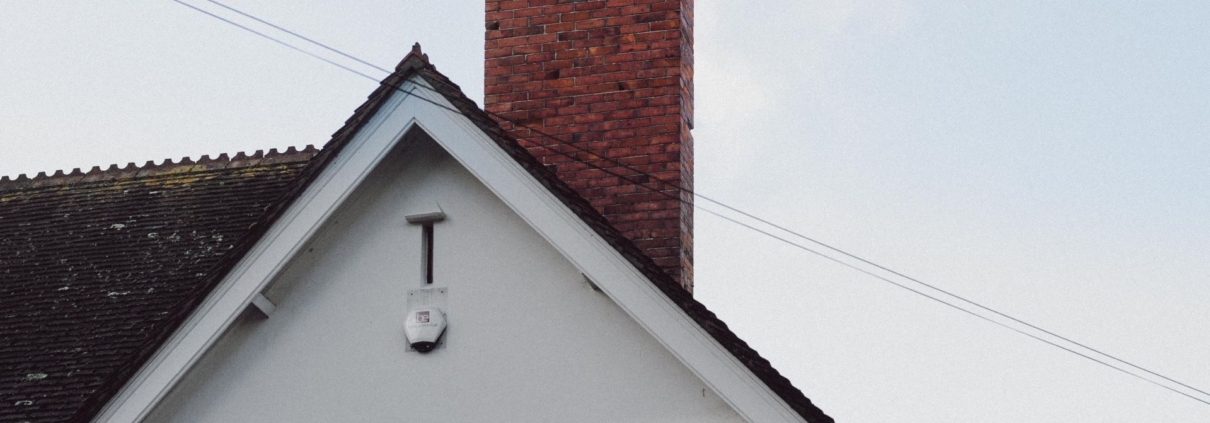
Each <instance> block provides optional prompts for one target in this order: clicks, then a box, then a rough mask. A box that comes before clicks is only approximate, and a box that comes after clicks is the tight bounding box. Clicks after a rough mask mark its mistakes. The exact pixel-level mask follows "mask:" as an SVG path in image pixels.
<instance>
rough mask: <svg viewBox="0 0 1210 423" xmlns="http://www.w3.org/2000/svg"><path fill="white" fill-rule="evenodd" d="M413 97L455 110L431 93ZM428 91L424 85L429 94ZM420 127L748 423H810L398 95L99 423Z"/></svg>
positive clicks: (570, 221)
mask: <svg viewBox="0 0 1210 423" xmlns="http://www.w3.org/2000/svg"><path fill="white" fill-rule="evenodd" d="M414 83H422V84H423V83H424V82H423V81H421V80H417V79H413V80H412V81H409V83H408V84H407V85H405V90H409V91H411V93H410V95H419V96H423V97H425V98H426V99H428V100H430V101H434V102H436V103H438V104H442V105H445V106H448V107H452V104H450V103H449V102H448V101H446V100H445V98H443V97H441V96H439V95H436V94H433V93H431V92H428V91H427V90H413V89H414V88H415V87H414V86H413V85H412V84H414ZM426 85H427V84H426ZM413 125H416V126H419V127H420V128H421V129H423V130H424V131H425V132H426V133H427V134H428V135H429V136H431V137H432V138H433V139H434V140H435V141H436V142H437V143H438V144H440V145H441V146H442V147H443V148H445V149H446V151H448V152H449V153H450V154H451V155H452V156H453V157H454V158H455V159H456V160H458V162H459V163H461V164H462V165H463V166H464V167H465V168H467V169H468V170H469V171H470V172H471V173H472V174H474V175H475V176H476V177H477V178H478V179H479V180H480V181H482V182H483V183H484V185H486V186H487V187H488V189H490V190H491V191H492V192H493V193H494V194H495V195H497V196H498V197H500V198H501V199H502V200H503V201H504V202H505V203H506V204H507V205H508V206H509V207H510V208H511V209H512V210H513V211H514V212H516V213H517V214H518V215H519V216H521V218H522V219H524V220H525V221H526V222H527V223H528V224H529V225H530V226H532V227H533V228H534V229H535V230H536V231H537V232H538V233H539V234H541V235H542V236H543V237H544V238H545V239H546V240H547V241H549V242H550V243H551V244H552V245H553V246H554V247H555V248H556V249H557V250H559V252H560V253H562V254H563V255H564V256H565V257H567V259H568V260H570V261H571V262H572V263H573V264H574V265H575V266H576V267H578V268H579V269H580V271H581V272H582V273H583V274H584V275H585V276H586V277H588V278H589V279H590V280H591V281H593V282H595V284H596V286H597V287H599V288H600V289H601V290H602V291H603V292H604V293H605V294H606V295H608V296H609V297H610V298H611V299H613V301H614V302H616V303H617V304H618V306H620V307H621V308H622V309H623V310H625V311H626V313H628V314H629V315H630V316H631V317H633V318H634V319H635V320H636V321H637V322H638V323H639V324H640V325H641V326H642V327H643V328H645V329H646V330H647V331H648V332H650V333H651V335H652V336H653V337H655V339H656V340H658V341H659V342H660V343H661V344H662V345H664V347H666V348H668V350H669V351H670V352H672V354H673V355H675V356H676V357H677V358H678V359H679V360H680V361H681V362H682V363H684V364H685V366H687V367H688V368H689V369H690V370H691V371H692V372H693V373H694V374H696V375H697V376H698V377H699V378H701V380H702V381H703V382H704V383H706V384H707V385H708V386H710V388H711V389H713V390H714V391H715V392H716V393H717V394H718V395H719V396H720V397H721V398H723V400H724V401H726V402H727V403H728V404H729V405H730V406H731V407H732V408H733V409H735V411H736V412H737V413H739V414H740V415H741V416H742V417H743V418H744V419H746V420H747V421H749V422H753V423H763V422H803V421H804V420H803V419H802V417H801V416H799V415H798V414H797V413H795V412H794V410H793V409H791V408H790V407H789V405H787V404H786V403H785V402H784V401H782V400H781V398H780V397H778V396H777V395H776V394H775V393H773V391H771V390H770V389H769V388H768V386H766V385H765V384H764V383H763V382H761V381H760V380H759V379H757V378H756V376H755V375H753V374H752V373H751V372H750V371H749V370H748V369H747V368H746V367H745V366H744V365H743V364H742V363H740V362H739V360H737V359H736V358H735V357H734V356H733V355H731V353H730V352H729V351H727V350H726V348H724V347H723V346H722V345H720V344H719V343H718V342H717V341H715V340H714V338H712V337H711V336H710V335H709V334H708V333H706V332H705V331H704V330H703V329H702V328H701V327H700V326H699V325H698V324H697V323H696V322H695V321H694V320H693V319H692V318H690V317H689V316H688V315H686V314H685V312H684V311H683V310H681V309H680V307H678V306H677V305H676V304H674V303H673V302H672V301H671V300H669V299H668V297H667V296H665V295H664V294H663V293H661V292H660V291H659V290H658V289H657V288H656V287H655V286H654V285H653V284H652V283H651V282H650V281H648V280H647V278H646V277H645V276H644V275H643V274H642V273H640V272H639V271H638V269H636V268H635V267H634V266H633V265H631V264H630V263H629V262H628V261H627V260H626V259H625V258H624V257H622V255H621V254H619V253H618V252H617V250H615V249H614V248H613V247H611V246H610V245H609V244H608V243H607V242H606V241H605V240H603V239H601V238H600V237H599V236H598V235H597V234H596V232H594V231H593V230H592V229H591V228H590V227H589V226H588V225H587V224H585V223H584V221H583V220H581V219H580V218H579V216H577V215H576V214H575V213H574V212H572V211H571V210H570V209H568V208H567V207H566V206H565V205H564V204H563V203H562V202H561V201H560V200H559V199H558V198H557V197H555V196H554V194H552V193H551V192H550V191H548V190H547V189H546V188H545V187H543V186H542V184H541V183H539V182H538V181H537V180H536V179H534V178H533V176H532V175H530V174H529V173H528V172H527V171H526V170H525V169H524V168H522V167H521V165H520V164H518V163H517V162H516V161H515V160H513V159H512V158H511V157H510V156H509V155H508V154H507V153H506V152H504V151H503V150H502V149H500V148H499V146H497V145H496V144H495V142H494V141H493V140H492V139H491V138H489V137H488V135H487V134H485V133H483V131H482V130H480V129H479V128H478V127H477V126H475V124H474V123H472V122H471V121H470V120H469V119H468V118H466V117H465V116H463V115H461V114H458V113H454V112H450V111H448V110H443V109H441V108H438V107H434V106H433V105H431V104H427V103H425V102H423V101H420V100H414V99H409V98H407V95H400V94H398V93H396V94H394V95H393V96H392V97H391V99H390V100H389V101H388V102H387V103H386V104H384V105H383V106H382V108H380V109H379V111H378V112H377V114H376V115H375V116H374V117H373V118H372V119H371V120H370V122H369V123H368V124H367V125H366V126H365V127H364V128H362V130H361V131H359V132H358V134H357V135H356V136H355V137H354V138H353V139H352V140H351V142H350V143H349V145H347V146H346V147H345V150H344V151H342V152H341V154H340V155H339V156H338V157H336V158H335V160H334V162H333V163H331V164H330V165H329V167H328V169H326V170H325V171H324V172H323V174H322V175H321V176H320V177H319V178H318V179H317V180H316V181H315V182H313V183H312V184H311V186H310V187H308V188H307V190H306V192H305V193H304V194H303V195H302V196H301V197H300V198H299V199H298V200H296V202H295V204H294V205H293V206H291V207H290V209H289V210H288V211H287V213H286V214H285V215H283V216H282V217H281V218H280V219H279V221H278V222H277V223H276V224H274V226H273V227H272V228H271V229H270V231H269V233H267V234H265V237H264V238H263V239H261V241H260V242H259V243H258V244H257V245H256V247H255V248H254V249H253V250H252V251H251V252H249V253H248V255H247V256H245V257H244V258H243V259H242V260H241V261H240V263H239V265H237V267H236V268H235V269H234V270H233V271H232V272H231V274H230V275H228V277H227V278H226V279H225V280H224V281H223V282H222V283H221V284H220V286H219V287H218V288H217V289H215V291H214V293H212V294H211V296H210V297H209V298H207V300H206V302H205V303H203V304H202V306H201V307H199V309H198V310H197V311H196V312H195V313H194V315H193V316H191V317H190V319H189V320H188V321H187V322H186V324H185V325H183V326H182V328H181V329H180V330H179V331H178V332H177V333H176V334H174V336H173V337H172V339H170V340H169V342H167V343H166V344H165V345H164V346H163V347H162V348H161V350H160V351H159V352H157V354H156V355H155V357H154V358H153V359H152V360H151V361H150V362H149V363H148V364H147V365H146V366H144V368H143V369H141V370H140V372H139V373H138V374H137V375H136V377H135V378H132V379H131V382H130V383H129V384H128V385H127V386H126V387H125V388H123V391H122V392H121V393H120V394H119V395H118V396H115V398H114V399H113V400H112V401H111V402H110V404H108V405H107V407H106V409H105V410H104V411H103V413H102V414H100V415H99V416H98V418H97V419H96V420H94V421H97V422H122V423H133V422H137V421H140V420H141V419H142V418H143V417H144V416H146V414H147V413H148V412H150V411H151V409H152V408H153V407H154V406H155V404H156V403H158V402H159V400H160V399H161V398H163V396H164V395H165V394H167V392H168V391H169V390H170V389H171V388H172V386H173V385H175V384H176V382H177V381H178V380H180V378H181V377H182V376H183V375H184V374H185V372H186V371H187V370H188V369H189V368H190V367H192V365H193V364H194V363H195V362H196V361H197V360H198V359H199V358H200V357H201V356H202V354H203V353H204V352H205V351H206V350H207V349H208V348H209V347H210V346H211V345H212V344H213V343H214V342H215V341H216V340H217V339H218V338H219V337H220V336H221V335H222V333H223V332H224V331H225V330H226V328H227V327H229V326H230V325H231V323H232V322H233V321H234V319H235V317H236V316H237V315H238V312H239V311H240V310H242V308H243V307H247V305H248V304H249V302H250V301H251V299H252V297H253V295H255V294H257V293H259V292H260V291H261V290H262V289H263V288H264V287H265V286H266V285H267V284H268V283H269V282H270V281H272V279H273V277H275V276H276V274H277V273H278V272H279V271H280V270H281V269H282V267H284V266H285V264H286V263H287V262H288V261H289V260H290V258H291V257H293V255H294V253H295V252H297V251H298V250H299V249H300V248H301V247H302V246H303V244H305V243H306V242H307V240H308V239H310V237H311V236H312V234H314V232H315V231H316V230H317V229H318V228H319V227H320V226H322V224H323V223H324V221H326V220H327V218H328V216H329V215H331V213H332V212H333V211H334V210H335V209H336V208H337V206H338V205H339V204H340V203H341V202H343V200H344V199H345V198H346V197H347V196H348V195H349V194H350V193H351V192H352V191H353V189H355V188H356V187H357V185H358V184H360V182H361V181H362V179H364V177H365V176H366V174H368V173H369V172H370V170H371V169H373V168H374V167H375V166H376V165H377V163H378V162H379V161H380V160H381V159H382V157H383V155H385V154H386V152H387V151H389V150H390V148H391V147H393V146H394V145H395V144H396V143H397V142H399V140H400V139H401V138H402V136H403V135H404V134H405V132H406V131H407V130H408V129H410V128H411V127H412V126H413Z"/></svg>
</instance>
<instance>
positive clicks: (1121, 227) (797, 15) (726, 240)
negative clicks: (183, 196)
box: [0, 0, 1210, 423]
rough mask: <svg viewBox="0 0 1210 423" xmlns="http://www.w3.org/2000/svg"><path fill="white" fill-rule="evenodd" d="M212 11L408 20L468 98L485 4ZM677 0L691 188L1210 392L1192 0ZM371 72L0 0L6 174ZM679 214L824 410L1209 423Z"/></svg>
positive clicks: (303, 124)
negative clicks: (688, 100)
mask: <svg viewBox="0 0 1210 423" xmlns="http://www.w3.org/2000/svg"><path fill="white" fill-rule="evenodd" d="M192 2H194V3H195V4H200V5H205V2H204V1H202V0H192ZM229 4H231V5H234V6H237V7H239V8H242V9H244V10H246V11H249V12H251V13H254V14H257V15H258V16H260V17H262V18H265V19H268V20H270V21H273V22H276V23H279V24H282V25H284V26H286V27H288V28H292V29H295V30H297V31H299V32H302V33H304V34H307V35H308V36H311V37H312V38H315V39H319V40H323V41H325V42H328V43H330V44H332V45H334V46H337V47H339V48H341V49H344V50H346V51H348V52H349V53H351V54H354V55H356V56H359V57H361V58H364V59H366V60H369V61H372V62H374V63H377V64H379V65H380V66H383V67H388V66H393V65H394V64H395V63H397V62H398V60H399V59H400V58H402V57H403V55H404V54H405V53H406V52H407V51H408V48H409V46H410V45H411V44H412V43H413V42H416V41H419V42H420V43H421V44H422V45H423V46H424V50H425V52H426V53H428V54H429V56H430V58H431V60H432V61H433V63H435V64H436V65H437V67H438V69H439V70H441V71H442V72H443V73H445V74H446V75H448V76H449V77H450V78H452V79H453V80H454V81H455V82H457V83H459V84H461V85H462V86H463V89H464V90H465V91H466V92H467V94H468V95H469V96H470V97H471V98H473V99H475V100H477V101H481V100H482V92H483V88H482V77H483V51H482V46H483V28H484V26H483V4H482V2H481V1H480V0H457V1H439V2H437V1H398V0H397V1H323V2H320V1H314V2H306V3H305V4H302V3H301V2H289V3H288V4H287V2H272V3H271V2H254V1H246V0H230V2H229ZM696 7H697V10H696V15H697V22H696V27H695V29H696V36H697V39H696V77H697V81H696V103H695V105H696V111H697V116H696V119H695V124H696V128H695V130H694V137H695V139H696V160H697V163H696V170H697V175H696V181H697V188H698V190H699V191H700V192H702V193H704V194H706V195H709V196H712V197H713V198H717V199H721V200H724V201H726V202H728V203H730V204H732V205H735V206H738V207H740V208H743V209H745V210H749V211H752V212H754V213H756V214H758V215H761V216H764V217H767V218H769V219H772V220H774V221H777V222H780V223H782V224H784V225H785V226H788V227H791V228H794V229H797V230H800V231H801V232H803V233H805V234H808V235H811V236H813V237H816V238H818V239H821V240H826V241H828V242H831V243H833V244H834V245H836V246H839V247H842V248H845V249H847V250H849V251H851V252H854V253H857V254H860V255H862V256H864V257H866V258H869V259H872V260H874V261H877V262H879V263H881V264H884V265H886V266H889V267H892V268H894V269H896V270H899V271H901V272H904V273H906V274H908V275H912V276H915V277H917V278H920V279H922V280H925V281H927V282H929V283H932V284H935V285H937V286H940V287H944V288H946V289H948V290H951V291H953V292H956V293H960V294H962V295H965V296H967V297H969V298H971V299H974V300H977V301H980V302H982V303H984V304H986V305H989V306H992V307H995V308H998V309H1000V310H1002V311H1005V312H1007V313H1010V314H1012V315H1014V316H1016V317H1019V318H1022V319H1025V320H1027V321H1030V322H1032V323H1035V324H1038V325H1041V326H1043V327H1046V328H1049V329H1051V330H1053V331H1057V332H1059V333H1061V334H1065V335H1068V336H1070V337H1073V338H1075V339H1077V340H1081V341H1083V342H1085V343H1087V344H1089V345H1093V346H1096V347H1098V348H1100V349H1102V350H1103V351H1107V352H1111V353H1114V354H1117V355H1119V356H1120V357H1123V358H1127V359H1130V360H1133V361H1135V362H1136V363H1139V364H1143V365H1145V366H1147V367H1149V368H1152V369H1154V370H1157V371H1159V372H1161V373H1164V374H1166V375H1168V376H1171V377H1174V378H1176V379H1178V380H1180V381H1183V382H1185V383H1187V384H1190V385H1193V386H1196V387H1199V388H1201V389H1203V390H1207V391H1210V365H1208V360H1207V357H1210V331H1208V330H1207V327H1208V326H1207V322H1208V321H1210V219H1207V216H1210V78H1208V77H1207V75H1210V42H1208V41H1210V25H1207V24H1206V22H1210V2H1204V1H1186V2H1181V1H1149V2H1136V1H1130V2H1127V1H1116V2H1114V1H1111V2H1056V1H1024V0H1023V1H1013V2H984V1H925V0H922V1H911V0H890V1H859V0H829V1H771V0H762V1H760V2H749V1H743V2H741V1H729V2H718V1H708V0H699V1H698V2H697V6H696ZM210 8H211V9H215V8H214V7H213V6H211V7H210ZM375 86H376V84H375V83H373V82H370V81H367V80H364V79H362V78H360V77H358V76H356V75H352V74H349V73H347V72H345V71H342V70H340V69H337V68H334V67H332V66H330V65H327V64H325V63H323V62H320V61H317V60H315V59H312V58H309V57H306V56H303V55H301V54H298V53H296V52H293V51H290V50H288V49H286V48H283V47H281V46H279V45H276V44H272V43H271V42H268V41H265V40H262V39H259V38H256V37H255V36H253V35H250V34H247V33H245V32H242V31H240V30H238V29H235V28H233V27H231V26H228V25H225V24H222V23H220V22H218V21H216V20H214V19H211V18H207V17H205V16H204V15H201V14H199V13H196V12H193V11H190V10H189V9H186V8H185V7H182V6H180V5H177V4H174V3H172V2H171V1H167V0H142V1H106V2H91V1H74V2H73V1H57V2H39V1H3V2H0V147H2V148H0V174H4V175H10V176H15V175H17V174H19V173H37V172H39V171H54V170H56V169H67V170H70V169H71V168H73V167H82V168H85V170H87V168H90V167H91V166H94V165H101V166H103V167H104V166H107V165H109V164H111V163H119V164H123V165H124V164H125V163H127V162H138V163H140V164H141V163H143V162H145V161H147V160H157V161H161V160H163V159H165V158H174V159H179V158H180V157H183V156H192V157H194V158H196V157H198V156H200V155H202V154H210V155H217V154H219V153H235V152H238V151H252V150H256V149H268V148H285V147H287V146H302V145H306V144H315V145H321V144H323V143H324V142H326V141H327V140H328V137H329V135H330V134H331V133H332V132H334V131H335V130H336V129H337V128H339V127H340V125H341V124H342V123H343V122H344V120H345V119H346V118H347V117H348V116H349V115H350V114H351V113H352V111H353V109H354V108H355V107H356V106H357V105H358V104H360V103H361V102H362V101H363V100H364V99H365V97H366V95H368V94H369V93H370V92H371V91H372V90H373V89H374V88H375ZM699 205H700V206H701V207H708V205H706V204H704V203H703V204H699ZM695 235H696V242H695V244H696V245H695V246H696V258H695V259H696V286H697V294H696V296H697V298H699V299H700V300H701V301H703V302H704V303H705V304H706V305H707V306H709V307H710V308H711V309H712V310H714V311H715V312H717V313H718V314H719V315H720V316H721V317H722V318H723V319H724V320H725V321H727V322H728V323H729V324H730V325H731V326H732V328H733V329H734V330H735V331H736V332H737V333H738V334H739V335H740V336H741V337H743V338H744V339H745V340H747V341H748V342H749V343H751V344H752V345H753V346H754V347H756V349H757V350H758V351H760V352H761V353H762V354H764V355H765V356H766V357H767V358H769V359H770V360H771V361H772V362H773V364H774V365H775V366H776V367H777V368H778V369H779V370H781V372H782V373H784V374H786V375H787V376H788V377H789V378H790V379H791V380H792V381H794V383H795V384H796V385H797V386H798V387H799V388H801V389H802V390H803V391H804V392H805V393H806V394H807V396H808V397H810V398H811V399H812V400H814V401H815V402H816V403H817V404H818V405H819V406H820V407H821V408H822V409H823V410H824V411H825V412H827V413H828V414H830V415H832V416H834V417H835V418H836V419H837V420H838V421H842V422H870V423H873V422H900V421H913V422H914V421H919V422H975V421H977V422H1014V423H1015V422H1023V421H1027V422H1073V421H1078V422H1106V421H1146V422H1161V421H1162V422H1194V421H1197V422H1205V421H1210V405H1206V404H1201V403H1198V402H1195V401H1193V400H1190V399H1188V398H1185V397H1182V396H1179V395H1177V394H1174V393H1172V392H1169V391H1165V390H1162V389H1159V388H1156V387H1155V386H1152V385H1149V384H1147V383H1146V382H1143V381H1139V380H1137V379H1134V378H1130V377H1129V376H1125V375H1123V374H1121V373H1118V372H1115V371H1113V370H1110V369H1107V368H1105V367H1102V366H1099V365H1096V364H1094V363H1091V362H1089V361H1087V360H1083V359H1080V358H1079V357H1076V356H1074V355H1071V354H1069V353H1066V352H1063V351H1061V350H1058V349H1056V348H1053V347H1049V346H1046V345H1043V344H1041V343H1039V342H1036V341H1033V340H1031V339H1028V338H1026V337H1024V336H1021V335H1018V334H1016V333H1013V332H1010V331H1007V330H1004V329H1002V328H999V327H997V326H994V325H992V324H989V323H987V322H983V321H980V320H977V319H974V318H971V317H970V316H967V315H965V314H962V313H960V312H957V311H955V310H952V309H948V308H944V307H942V306H939V305H938V304H936V303H934V302H932V301H929V300H927V299H923V298H921V297H917V296H914V295H912V294H910V293H906V292H904V291H902V290H899V289H897V288H894V287H892V286H890V285H887V284H885V283H882V282H879V281H877V280H875V279H872V278H870V277H868V276H865V275H862V274H860V273H857V272H854V271H852V270H849V269H846V268H843V267H841V266H838V265H836V264H834V263H830V262H827V261H824V260H821V259H818V258H817V257H815V256H812V255H810V254H807V253H804V252H802V251H799V250H796V249H793V248H790V247H787V246H785V245H784V244H781V243H778V242H777V241H772V240H769V239H767V238H764V237H762V236H761V235H759V234H754V233H752V232H750V231H746V230H742V229H738V228H736V227H734V226H732V225H730V224H728V223H726V222H724V221H721V220H719V219H717V218H714V217H712V216H710V215H708V214H705V213H698V220H697V228H696V232H695ZM1207 400H1210V398H1207Z"/></svg>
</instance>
